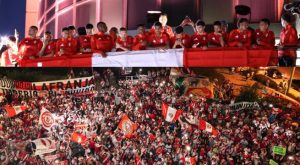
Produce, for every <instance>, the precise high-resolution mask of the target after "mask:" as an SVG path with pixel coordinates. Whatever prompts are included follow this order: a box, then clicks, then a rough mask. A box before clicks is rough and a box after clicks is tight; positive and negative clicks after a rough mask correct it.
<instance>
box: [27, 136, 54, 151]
mask: <svg viewBox="0 0 300 165" xmlns="http://www.w3.org/2000/svg"><path fill="white" fill-rule="evenodd" d="M32 146H33V148H34V149H35V155H44V154H47V153H51V152H54V151H56V142H55V141H54V140H52V139H50V138H40V139H36V140H33V141H32Z"/></svg>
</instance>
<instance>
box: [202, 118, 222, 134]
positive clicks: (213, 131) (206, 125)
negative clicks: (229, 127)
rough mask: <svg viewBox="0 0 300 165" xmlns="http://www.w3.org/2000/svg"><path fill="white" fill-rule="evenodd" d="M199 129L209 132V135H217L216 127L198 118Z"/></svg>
mask: <svg viewBox="0 0 300 165" xmlns="http://www.w3.org/2000/svg"><path fill="white" fill-rule="evenodd" d="M199 129H200V130H205V131H206V132H209V133H211V135H214V136H218V134H219V133H218V131H217V129H216V128H214V127H213V126H212V125H211V124H209V123H208V122H206V121H204V120H202V119H200V120H199Z"/></svg>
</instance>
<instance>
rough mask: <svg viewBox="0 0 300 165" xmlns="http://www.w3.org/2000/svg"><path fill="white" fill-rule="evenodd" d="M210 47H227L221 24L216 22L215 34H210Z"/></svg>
mask: <svg viewBox="0 0 300 165" xmlns="http://www.w3.org/2000/svg"><path fill="white" fill-rule="evenodd" d="M208 41H209V47H225V42H224V38H223V34H222V29H221V22H220V21H216V22H214V32H212V33H209V34H208Z"/></svg>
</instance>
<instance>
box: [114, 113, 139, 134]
mask: <svg viewBox="0 0 300 165" xmlns="http://www.w3.org/2000/svg"><path fill="white" fill-rule="evenodd" d="M137 127H138V126H137V124H135V123H134V122H132V121H131V120H130V119H129V118H128V116H127V115H124V116H123V117H122V119H121V122H120V123H119V125H118V128H120V129H121V130H122V131H123V133H124V134H125V136H126V137H127V138H130V137H131V136H132V134H133V132H134V131H135V130H136V129H137Z"/></svg>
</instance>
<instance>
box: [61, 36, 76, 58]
mask: <svg viewBox="0 0 300 165" xmlns="http://www.w3.org/2000/svg"><path fill="white" fill-rule="evenodd" d="M61 49H63V50H64V54H63V55H66V56H69V55H74V54H76V53H77V49H78V41H77V39H75V38H67V39H65V38H61V39H59V40H58V41H57V42H56V53H58V52H59V51H60V50H61Z"/></svg>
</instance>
